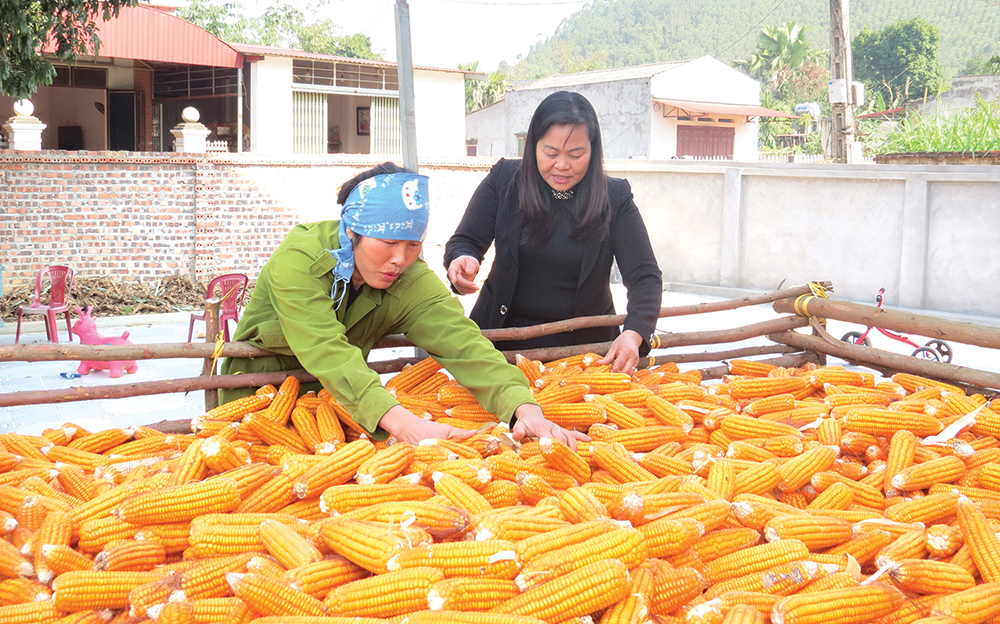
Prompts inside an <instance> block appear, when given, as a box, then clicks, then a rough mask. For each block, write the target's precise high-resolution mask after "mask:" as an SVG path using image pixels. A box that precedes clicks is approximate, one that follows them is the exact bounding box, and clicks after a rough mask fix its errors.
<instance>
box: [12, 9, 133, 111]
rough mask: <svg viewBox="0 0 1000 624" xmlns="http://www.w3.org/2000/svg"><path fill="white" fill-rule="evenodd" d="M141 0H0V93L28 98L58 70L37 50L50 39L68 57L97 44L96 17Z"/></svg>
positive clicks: (105, 16)
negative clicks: (0, 0)
mask: <svg viewBox="0 0 1000 624" xmlns="http://www.w3.org/2000/svg"><path fill="white" fill-rule="evenodd" d="M136 2H137V0H3V1H2V2H0V93H2V94H3V95H7V96H10V97H15V98H26V97H29V96H31V94H32V93H34V92H35V91H37V90H38V87H43V86H45V85H48V84H52V78H54V77H55V75H56V72H55V69H54V68H53V67H52V63H51V62H50V61H49V59H48V58H46V57H44V56H42V55H41V54H39V50H40V49H41V48H42V46H44V45H45V44H46V43H49V44H50V45H51V49H52V50H54V52H55V57H56V58H57V59H59V60H60V61H62V62H64V63H72V62H74V61H75V60H76V59H77V57H78V56H81V55H84V54H87V52H88V46H91V45H92V46H94V47H99V46H100V39H99V38H98V36H97V33H96V30H97V20H98V18H103V19H105V20H109V19H111V18H113V17H117V15H118V12H119V11H120V10H121V7H123V6H135V4H136Z"/></svg>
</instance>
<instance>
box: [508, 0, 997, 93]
mask: <svg viewBox="0 0 1000 624" xmlns="http://www.w3.org/2000/svg"><path fill="white" fill-rule="evenodd" d="M917 16H920V17H923V18H924V19H925V20H927V21H928V22H930V23H931V24H933V25H934V26H936V27H937V28H938V29H939V30H940V33H941V53H940V59H941V62H942V63H943V64H944V66H945V71H946V72H947V74H948V75H954V74H956V73H958V71H959V70H960V69H962V68H963V67H964V66H965V64H966V62H967V61H969V60H970V59H972V58H976V57H984V56H985V57H990V56H993V55H995V54H1000V0H854V1H853V2H851V3H850V28H851V33H852V38H853V37H854V36H855V35H857V33H859V32H861V29H862V28H863V27H865V26H867V27H868V28H869V29H873V30H874V29H879V28H882V27H884V26H886V25H887V24H891V23H893V22H896V21H898V20H901V19H912V18H914V17H917ZM789 21H795V22H798V23H800V24H804V25H806V26H807V28H808V30H807V31H806V38H807V39H808V40H809V42H810V43H811V44H812V45H813V47H814V48H819V49H827V48H829V47H830V34H829V27H830V3H829V1H828V0H593V2H592V4H591V5H589V6H588V7H586V8H584V9H582V10H580V11H579V12H577V13H575V14H573V15H572V16H570V17H569V18H567V19H566V20H565V21H564V22H563V23H562V24H561V25H560V26H559V28H557V29H556V32H555V34H553V35H552V36H551V37H549V38H548V39H547V40H546V41H544V42H542V43H540V44H538V45H537V46H533V47H532V50H531V52H530V53H529V54H528V55H527V56H526V57H525V58H524V59H523V60H521V61H520V62H519V63H518V64H517V65H516V66H515V68H514V72H513V74H514V78H515V79H528V78H538V77H541V76H547V75H549V74H553V73H570V72H577V71H586V70H592V69H603V68H609V67H628V66H631V65H641V64H644V63H656V62H661V61H676V60H683V59H691V58H697V57H700V56H704V55H706V54H708V55H711V56H713V57H715V58H717V59H719V60H720V61H723V62H725V63H732V62H733V60H735V59H745V58H747V57H748V56H749V55H750V53H751V52H752V51H753V49H754V48H755V47H756V45H757V36H758V34H759V33H760V30H761V28H763V27H764V26H768V25H773V24H784V23H785V22H789Z"/></svg>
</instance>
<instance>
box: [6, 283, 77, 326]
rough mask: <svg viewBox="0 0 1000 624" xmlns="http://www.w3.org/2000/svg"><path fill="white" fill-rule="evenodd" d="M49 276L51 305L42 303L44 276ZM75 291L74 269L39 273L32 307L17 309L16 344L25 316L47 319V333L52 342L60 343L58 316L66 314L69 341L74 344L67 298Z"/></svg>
mask: <svg viewBox="0 0 1000 624" xmlns="http://www.w3.org/2000/svg"><path fill="white" fill-rule="evenodd" d="M46 274H47V275H48V276H49V282H50V283H51V288H50V294H51V297H49V303H48V305H46V304H44V303H42V276H44V275H46ZM72 289H73V269H71V268H69V267H68V266H48V267H45V268H44V269H42V270H41V271H39V272H38V275H36V276H35V295H34V296H33V297H32V298H31V305H26V306H20V307H19V308H18V309H17V334H16V335H15V336H14V342H15V343H17V342H20V341H21V317H22V316H24V315H25V314H41V315H42V316H44V317H45V333H46V335H47V336H48V339H49V340H51V341H52V342H56V343H58V342H59V329H58V327H57V326H56V315H57V314H61V313H65V314H66V331H67V332H68V333H69V341H70V342H73V327H72V325H70V321H69V305H68V304H67V303H66V298H67V297H68V296H69V293H70V291H71V290H72Z"/></svg>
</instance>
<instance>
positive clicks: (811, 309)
mask: <svg viewBox="0 0 1000 624" xmlns="http://www.w3.org/2000/svg"><path fill="white" fill-rule="evenodd" d="M772 307H773V308H774V311H775V312H779V313H783V314H789V313H790V314H799V315H802V316H815V317H819V318H828V319H834V320H837V321H844V322H847V323H858V324H859V325H865V326H866V327H881V328H883V329H889V330H893V331H897V332H904V333H908V334H916V335H918V336H926V337H928V338H934V339H936V340H952V341H955V342H961V343H964V344H970V345H975V346H977V347H986V348H988V349H1000V329H996V328H993V327H983V326H981V325H975V324H973V323H959V322H957V321H948V320H945V319H940V318H934V317H930V316H923V315H919V314H913V313H910V312H901V311H899V310H887V309H885V308H878V307H875V306H869V305H863V304H860V303H854V302H852V301H833V300H831V299H820V298H817V297H813V296H811V295H803V296H800V297H798V298H796V299H780V300H777V301H775V302H774V305H773V306H772Z"/></svg>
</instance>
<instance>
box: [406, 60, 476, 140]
mask: <svg viewBox="0 0 1000 624" xmlns="http://www.w3.org/2000/svg"><path fill="white" fill-rule="evenodd" d="M413 107H414V114H415V115H416V124H417V153H418V154H419V155H420V158H431V159H434V158H461V157H463V156H465V77H464V75H463V74H460V73H457V72H442V71H421V70H414V71H413Z"/></svg>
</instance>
